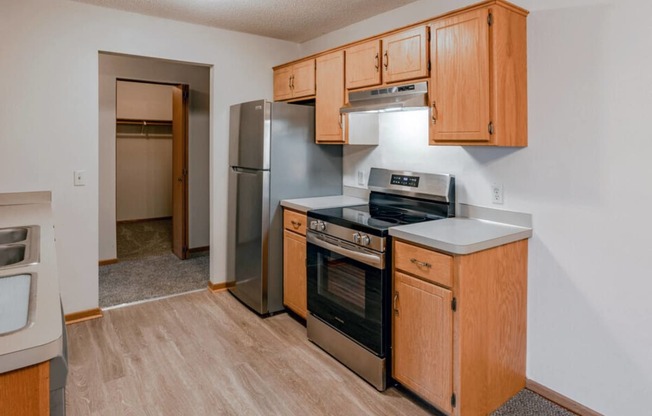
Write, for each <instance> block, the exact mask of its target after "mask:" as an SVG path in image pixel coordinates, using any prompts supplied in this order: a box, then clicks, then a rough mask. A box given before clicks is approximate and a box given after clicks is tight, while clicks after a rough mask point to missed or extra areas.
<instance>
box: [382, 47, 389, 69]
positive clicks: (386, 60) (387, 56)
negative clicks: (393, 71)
mask: <svg viewBox="0 0 652 416" xmlns="http://www.w3.org/2000/svg"><path fill="white" fill-rule="evenodd" d="M383 56H384V57H385V59H384V61H385V62H384V63H383V66H384V67H385V71H387V67H388V66H389V55H387V51H385V53H384V54H383Z"/></svg>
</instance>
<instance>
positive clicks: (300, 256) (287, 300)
mask: <svg viewBox="0 0 652 416" xmlns="http://www.w3.org/2000/svg"><path fill="white" fill-rule="evenodd" d="M283 218H284V228H285V229H284V230H283V304H284V305H285V306H287V307H288V308H289V309H290V310H292V311H293V312H294V313H296V314H297V315H299V316H300V317H302V318H303V319H306V317H307V316H308V287H307V284H308V283H307V276H306V249H307V245H306V220H307V218H306V214H304V213H299V212H296V211H292V210H289V209H284V210H283Z"/></svg>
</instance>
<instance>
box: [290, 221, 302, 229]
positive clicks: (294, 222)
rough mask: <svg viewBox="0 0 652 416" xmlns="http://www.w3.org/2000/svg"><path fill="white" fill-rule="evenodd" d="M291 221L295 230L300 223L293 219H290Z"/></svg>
mask: <svg viewBox="0 0 652 416" xmlns="http://www.w3.org/2000/svg"><path fill="white" fill-rule="evenodd" d="M290 222H291V223H292V226H293V227H294V229H295V230H296V229H297V228H299V227H301V223H300V222H298V221H295V220H292V221H290Z"/></svg>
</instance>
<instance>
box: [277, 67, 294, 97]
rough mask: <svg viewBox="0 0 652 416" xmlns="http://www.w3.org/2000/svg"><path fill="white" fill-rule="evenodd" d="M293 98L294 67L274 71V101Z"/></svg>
mask: <svg viewBox="0 0 652 416" xmlns="http://www.w3.org/2000/svg"><path fill="white" fill-rule="evenodd" d="M290 98H292V67H291V66H286V67H283V68H279V69H276V70H274V101H283V100H289V99H290Z"/></svg>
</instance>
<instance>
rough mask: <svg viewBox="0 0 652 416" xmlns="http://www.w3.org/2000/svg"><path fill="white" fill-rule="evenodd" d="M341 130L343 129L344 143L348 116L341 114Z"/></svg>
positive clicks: (343, 141)
mask: <svg viewBox="0 0 652 416" xmlns="http://www.w3.org/2000/svg"><path fill="white" fill-rule="evenodd" d="M340 128H341V129H342V143H345V142H346V115H344V114H342V113H340Z"/></svg>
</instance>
